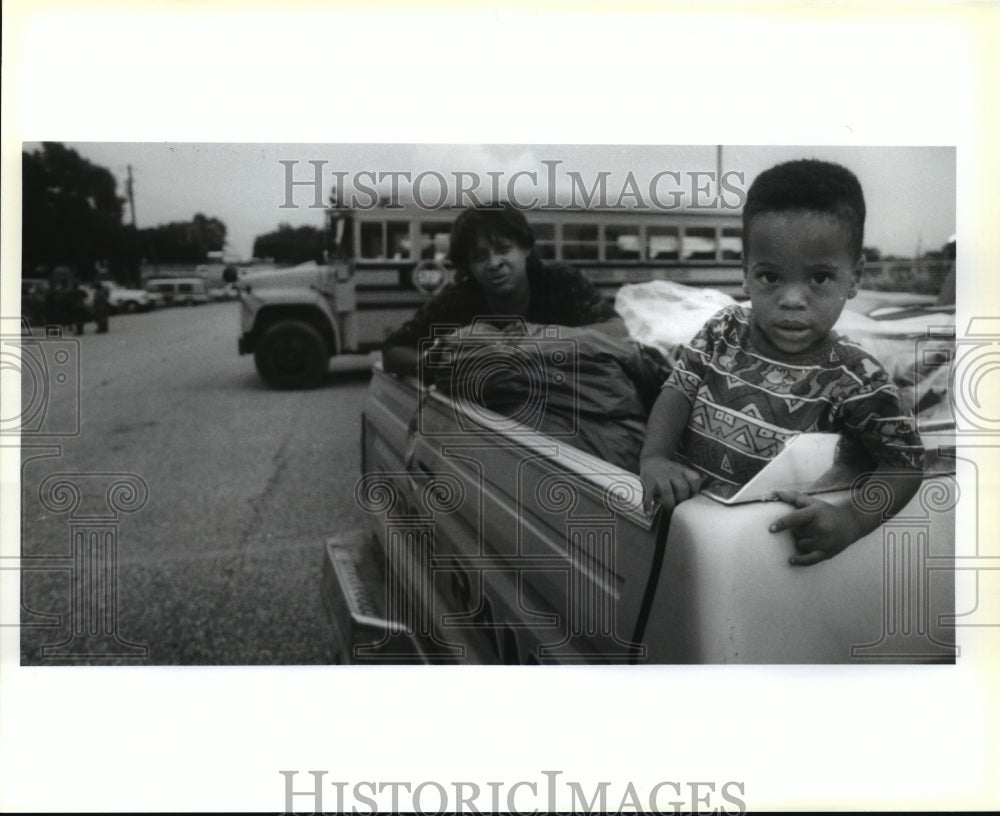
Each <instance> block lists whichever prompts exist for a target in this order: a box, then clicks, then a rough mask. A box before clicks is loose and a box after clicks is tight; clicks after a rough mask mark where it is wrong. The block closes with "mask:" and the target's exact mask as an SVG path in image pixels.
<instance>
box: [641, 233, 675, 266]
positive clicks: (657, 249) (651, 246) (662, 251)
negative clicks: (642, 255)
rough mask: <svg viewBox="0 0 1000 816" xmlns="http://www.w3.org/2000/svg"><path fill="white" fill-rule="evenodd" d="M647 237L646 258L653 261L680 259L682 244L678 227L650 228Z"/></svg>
mask: <svg viewBox="0 0 1000 816" xmlns="http://www.w3.org/2000/svg"><path fill="white" fill-rule="evenodd" d="M646 236H647V238H646V257H647V258H649V259H650V260H651V261H676V260H679V259H680V246H681V242H680V237H679V236H678V234H677V227H649V228H648V229H647V230H646Z"/></svg>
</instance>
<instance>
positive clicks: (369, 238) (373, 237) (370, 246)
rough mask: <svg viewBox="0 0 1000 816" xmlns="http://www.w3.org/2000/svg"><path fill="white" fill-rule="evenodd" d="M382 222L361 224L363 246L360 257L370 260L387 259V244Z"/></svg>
mask: <svg viewBox="0 0 1000 816" xmlns="http://www.w3.org/2000/svg"><path fill="white" fill-rule="evenodd" d="M383 226H385V225H384V224H383V223H382V222H381V221H364V222H362V224H361V246H360V248H359V249H360V252H359V257H361V258H365V259H368V260H384V259H385V242H384V237H383V234H382V228H383Z"/></svg>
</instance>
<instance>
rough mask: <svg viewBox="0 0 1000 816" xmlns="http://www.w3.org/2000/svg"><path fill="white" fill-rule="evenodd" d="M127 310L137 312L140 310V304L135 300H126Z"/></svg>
mask: <svg viewBox="0 0 1000 816" xmlns="http://www.w3.org/2000/svg"><path fill="white" fill-rule="evenodd" d="M125 311H126V312H128V313H129V314H132V313H133V312H137V311H139V304H138V303H136V302H135V301H134V300H126V301H125Z"/></svg>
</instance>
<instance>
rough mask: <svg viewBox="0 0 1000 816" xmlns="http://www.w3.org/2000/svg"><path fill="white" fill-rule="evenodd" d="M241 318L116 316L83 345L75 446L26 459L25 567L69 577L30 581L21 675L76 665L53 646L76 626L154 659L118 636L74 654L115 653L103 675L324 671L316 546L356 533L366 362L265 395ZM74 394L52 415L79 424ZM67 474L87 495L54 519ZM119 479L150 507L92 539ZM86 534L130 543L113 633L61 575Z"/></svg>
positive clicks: (26, 580)
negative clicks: (243, 346) (150, 667)
mask: <svg viewBox="0 0 1000 816" xmlns="http://www.w3.org/2000/svg"><path fill="white" fill-rule="evenodd" d="M237 311H238V307H237V305H236V304H235V303H217V304H211V305H207V306H198V307H193V308H174V309H163V310H160V311H157V312H153V313H150V314H140V315H126V316H120V317H116V318H112V323H111V331H110V333H109V334H107V335H97V334H94V333H93V331H94V327H93V325H90V326H89V327H88V333H87V334H85V335H84V336H83V337H81V338H79V340H80V344H79V351H80V359H81V383H80V388H79V394H80V397H81V403H80V433H79V435H78V436H75V437H71V438H56V437H52V436H46V437H36V438H33V439H31V440H27V439H26V440H25V441H26V442H29V441H30V443H31V444H32V445H36V444H37V445H40V446H41V445H44V446H45V447H37V448H35V447H25V449H24V451H23V453H22V462H23V465H22V529H23V542H24V545H23V553H22V558H23V565H24V566H32V567H34V566H40V565H45V564H50V565H51V566H56V567H63V569H59V570H55V571H47V570H40V569H34V568H32V569H26V570H22V572H23V576H24V577H23V580H22V595H23V601H24V604H25V606H26V607H27V611H25V612H23V613H22V648H21V659H22V662H25V663H41V664H48V663H60V662H66V661H67V660H68V659H69V658H62V657H53V656H49V655H43V654H42V652H41V648H42V647H43V646H45V645H50V646H51V645H53V644H57V643H59V642H60V641H63V640H66V639H67V638H68V637H69V636H70V633H71V627H72V626H73V625H74V622H76V625H77V626H82V627H83V631H84V633H86V632H87V630H88V629H89V628H90V627H97V629H96V631H97V632H101V631H105V630H111V631H114V632H115V634H117V636H118V638H119V639H121V640H122V641H125V642H129V643H134V644H141V645H143V646H146V647H148V655H147V656H145V657H142V658H134V657H125V656H124V655H125V654H126V653H129V654H131V653H132V652H131V650H129V649H128V648H126V647H122V648H121V649H116V647H112V648H110V649H109V648H108V647H107V641H108V639H107V638H104V640H103V641H102V640H101V639H100V638H96V639H94V640H93V641H92V640H90V639H88V638H84V637H78V638H77V639H76V640H72V641H71V644H70V650H71V653H72V654H74V655H75V654H76V652H77V651H84V652H86V651H87V649H80V648H78V647H81V646H82V645H83V644H93V645H88V649H90V650H91V651H96V652H99V653H101V654H106V653H107V652H108V651H110V652H113V653H116V654H118V657H117V658H113V659H111V660H110V661H107V660H104V659H98V658H92V659H89V660H90V662H99V663H103V662H130V663H138V664H140V665H145V664H239V665H244V664H257V663H264V664H267V663H280V664H307V663H308V664H315V663H323V662H326V661H327V660H328V653H327V650H326V636H327V625H326V621H325V617H324V613H323V610H322V607H321V604H320V600H319V568H320V563H321V543H322V541H323V538H324V537H325V536H327V535H329V534H331V533H333V532H336V531H339V530H343V529H346V528H348V527H350V526H355V525H358V524H360V521H361V519H360V513H359V511H358V510H357V508H356V507H355V506H354V503H353V501H352V492H353V488H354V482H355V480H356V479H357V474H358V468H359V432H360V411H361V406H362V402H363V399H364V395H365V390H366V387H367V382H368V371H369V369H370V361H369V360H368V359H367V358H356V359H343V360H334V361H333V363H332V365H331V373H330V374H329V375H328V377H327V379H326V381H325V383H324V384H323V386H322V387H320V388H319V389H317V390H315V391H308V392H277V391H271V390H268V389H267V388H266V387H265V386H264V385H263V384H262V383H261V382H260V381H259V380H258V378H257V375H256V371H255V369H254V365H253V360H252V358H250V357H239V356H238V355H237V354H236V336H237V326H238V314H237ZM50 375H51V371H50ZM69 395H70V390H67V389H66V388H63V389H62V390H60V389H59V388H57V387H54V388H53V391H52V395H51V399H52V404H51V405H50V417H52V418H58V419H59V421H63V419H62V418H64V417H66V416H68V415H69V414H71V413H72V411H71V410H70V411H69V414H67V410H69V409H68V407H67V406H68V405H71V401H70V400H69V398H68V396H69ZM52 444H55V445H58V446H59V447H56V448H52V447H51V445H52ZM46 454H55V455H46ZM33 457H36V458H33ZM57 472H63V473H69V474H87V475H83V476H80V475H76V476H71V477H69V480H70V481H73V482H74V483H75V484H77V485H78V486H79V487H80V489H81V490H82V493H83V498H82V501H81V504H80V505H79V506H78V507H77V509H76V510H75V511H71V510H69V509H68V508H67V507H66V506H65V505H59V501H58V497H56V498H51V497H50V498H49V499H46V501H48V503H49V505H53V504H54V505H56V511H54V510H53V509H52V507H51V506H49V507H46V506H45V505H44V504H43V499H42V498H41V497H40V493H39V486H40V484H41V483H42V482H43V481H44V480H45V478H47V477H48V476H50V475H52V474H54V473H57ZM114 473H119V474H134V475H133V476H131V477H128V478H126V481H128V482H129V483H131V484H133V485H136V484H137V485H138V486H139V487H138V489H139V491H140V492H141V490H142V489H143V486H144V485H145V486H148V500H147V501H146V502H145V505H144V506H143V507H141V509H138V510H135V511H134V512H120V513H119V514H118V518H119V521H118V523H117V525H116V524H114V523H107V522H104V523H103V526H101V524H100V523H98V526H97V527H93V526H90V525H89V523H88V522H87V520H86V519H85V518H83V516H86V515H96V514H100V513H104V514H108V513H109V512H110V511H109V508H108V507H107V504H106V499H105V496H106V494H107V487H108V485H109V484H111V483H112V482H114V481H116V480H117V477H112V476H106V475H104V476H102V475H95V474H114ZM128 501H129V497H128V496H127V495H123V496H122V497H121V498H120V503H121V504H122V506H124V507H125V508H126V509H127V508H128V507H129V505H128ZM60 509H64V511H63V512H57V511H58V510H60ZM74 512H75V516H76V517H75V518H74ZM74 529H75V530H77V531H78V532H79V533H80V534H83V535H90V534H95V535H98V536H102V535H103V536H107V534H108V531H109V530H112V529H117V533H118V551H117V552H118V558H117V569H118V574H117V592H118V594H117V597H116V598H114V599H112V601H111V602H109V603H108V604H107V605H106V608H109V609H114V610H116V611H117V620H116V621H114V620H112V619H111V618H100V617H99V616H98V615H95V614H93V610H90V611H88V610H87V609H85V608H74V607H73V606H72V586H73V583H72V581H71V576H72V575H73V574H81V573H80V572H77V573H71V572H69V571H67V570H66V569H64V568H65V567H66V566H67V561H66V560H65V556H67V554H69V553H70V552H71V551H72V545H71V537H72V535H73V531H74ZM43 556H49V557H50V560H48V561H46V560H43V559H42V558H40V557H43ZM53 556H55V557H56V559H55V560H54V561H53V560H51V557H53ZM58 557H62V558H63V560H61V561H60V560H59V558H58ZM77 569H79V567H78V568H77ZM94 574H99V575H108V574H109V573H108V572H107V571H102V570H100V569H97V568H96V567H95V568H94ZM95 585H96V584H95ZM110 585H113V584H109V586H110ZM53 614H55V615H61V619H60V620H59V621H55V620H54V619H52V618H51V617H47V616H51V615H53ZM26 623H35V624H42V623H48V624H50V626H49V627H48V628H45V627H36V626H25V625H24V624H26ZM53 623H58V625H55V626H52V625H51V624H53ZM111 640H112V641H113V638H112V639H111ZM102 643H103V644H104V645H102ZM102 650H103V651H102ZM72 662H79V658H77V657H75V656H74V657H73V658H72Z"/></svg>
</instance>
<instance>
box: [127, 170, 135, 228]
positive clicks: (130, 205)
mask: <svg viewBox="0 0 1000 816" xmlns="http://www.w3.org/2000/svg"><path fill="white" fill-rule="evenodd" d="M125 192H126V194H127V195H128V209H129V212H130V213H131V215H132V229H135V195H134V194H133V192H132V165H131V164H130V165H128V182H126V184H125Z"/></svg>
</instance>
